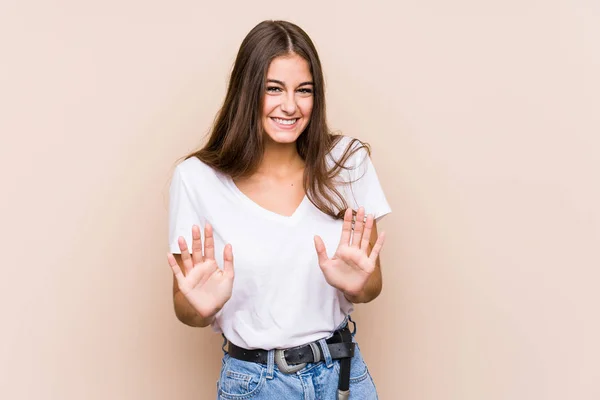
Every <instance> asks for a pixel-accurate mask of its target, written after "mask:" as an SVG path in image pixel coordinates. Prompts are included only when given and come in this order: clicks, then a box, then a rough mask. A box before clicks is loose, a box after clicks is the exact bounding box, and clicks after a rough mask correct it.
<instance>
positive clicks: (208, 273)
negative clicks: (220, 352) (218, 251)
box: [167, 223, 234, 318]
mask: <svg viewBox="0 0 600 400" xmlns="http://www.w3.org/2000/svg"><path fill="white" fill-rule="evenodd" d="M204 239H205V240H204V252H203V251H202V238H201V236H200V228H199V227H198V226H197V225H194V226H193V227H192V254H191V255H190V253H189V251H188V247H187V243H186V242H185V239H184V238H183V237H181V236H180V237H179V240H178V243H179V249H180V250H181V261H182V264H183V270H184V272H182V271H181V268H180V267H179V264H177V260H175V257H174V256H173V254H168V255H167V258H168V260H169V265H170V266H171V269H172V270H173V274H174V275H175V279H176V280H177V285H178V287H179V291H180V292H181V293H182V294H183V295H184V296H185V298H186V299H187V301H188V302H189V303H190V305H191V306H192V307H193V308H194V309H195V310H196V312H197V313H198V315H200V317H202V318H210V317H212V316H214V315H215V314H216V313H217V312H218V311H219V310H220V309H221V308H223V306H224V305H225V303H226V302H227V301H228V300H229V299H230V298H231V292H232V290H233V278H234V273H233V251H232V248H231V244H228V245H226V246H225V250H224V251H223V269H222V270H221V269H220V268H219V266H218V265H217V262H216V261H215V246H214V238H213V231H212V226H211V225H210V224H208V223H206V226H205V228H204ZM203 254H204V255H203Z"/></svg>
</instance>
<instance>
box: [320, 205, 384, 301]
mask: <svg viewBox="0 0 600 400" xmlns="http://www.w3.org/2000/svg"><path fill="white" fill-rule="evenodd" d="M364 220H365V210H364V208H362V207H360V208H359V209H358V212H357V213H356V222H355V223H354V231H353V230H352V209H351V208H348V209H347V210H346V213H345V214H344V225H343V227H342V237H341V239H340V244H339V245H338V248H337V250H336V251H335V254H334V255H333V257H332V258H329V257H328V256H327V250H326V248H325V244H324V243H323V240H322V239H321V238H320V237H319V236H315V248H316V250H317V254H318V256H319V265H320V267H321V270H322V271H323V275H324V276H325V280H326V281H327V283H329V284H330V285H331V286H333V287H335V288H337V289H339V290H341V291H342V292H344V294H346V295H348V296H358V295H360V294H361V293H362V290H363V289H364V288H365V285H366V284H367V281H368V280H369V277H370V276H371V274H372V273H373V271H374V270H375V265H376V262H377V257H378V256H379V252H380V251H381V248H382V247H383V241H384V239H385V234H384V233H383V232H382V233H381V234H380V235H379V237H378V238H377V241H376V242H375V245H374V246H373V249H372V250H371V254H369V253H368V252H369V240H370V238H371V229H372V228H373V215H371V214H369V215H368V217H367V221H366V222H363V221H364Z"/></svg>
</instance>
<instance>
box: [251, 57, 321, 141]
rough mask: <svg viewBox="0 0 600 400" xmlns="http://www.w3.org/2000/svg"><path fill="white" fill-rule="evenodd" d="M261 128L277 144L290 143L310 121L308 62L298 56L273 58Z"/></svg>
mask: <svg viewBox="0 0 600 400" xmlns="http://www.w3.org/2000/svg"><path fill="white" fill-rule="evenodd" d="M266 87H267V89H266V92H265V95H264V100H263V108H262V124H263V128H264V130H265V132H266V134H267V137H268V138H270V140H272V141H274V142H276V143H293V142H295V141H296V139H298V137H299V136H300V134H301V133H302V132H303V131H304V128H306V126H307V125H308V122H309V121H310V115H311V112H312V108H313V81H312V75H311V73H310V67H309V65H308V62H307V61H306V60H305V59H304V58H302V57H300V56H299V55H297V54H292V55H286V56H281V57H276V58H274V59H273V61H271V64H270V65H269V70H268V71H267V83H266Z"/></svg>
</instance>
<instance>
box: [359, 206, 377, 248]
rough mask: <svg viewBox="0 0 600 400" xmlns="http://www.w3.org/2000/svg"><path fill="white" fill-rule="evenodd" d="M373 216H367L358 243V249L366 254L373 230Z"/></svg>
mask: <svg viewBox="0 0 600 400" xmlns="http://www.w3.org/2000/svg"><path fill="white" fill-rule="evenodd" d="M373 220H374V218H373V214H369V215H367V222H365V229H364V231H363V235H362V241H361V242H360V249H361V250H364V252H365V253H366V252H367V251H369V242H370V240H371V230H372V229H373Z"/></svg>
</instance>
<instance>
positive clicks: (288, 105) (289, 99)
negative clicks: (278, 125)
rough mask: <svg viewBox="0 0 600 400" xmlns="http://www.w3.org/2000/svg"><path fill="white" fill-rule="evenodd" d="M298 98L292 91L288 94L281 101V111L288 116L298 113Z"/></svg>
mask: <svg viewBox="0 0 600 400" xmlns="http://www.w3.org/2000/svg"><path fill="white" fill-rule="evenodd" d="M296 107H297V106H296V98H295V94H294V92H293V91H292V92H291V93H289V92H288V93H286V94H285V95H284V96H282V99H281V110H282V111H283V112H284V113H286V114H294V113H295V112H296Z"/></svg>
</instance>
